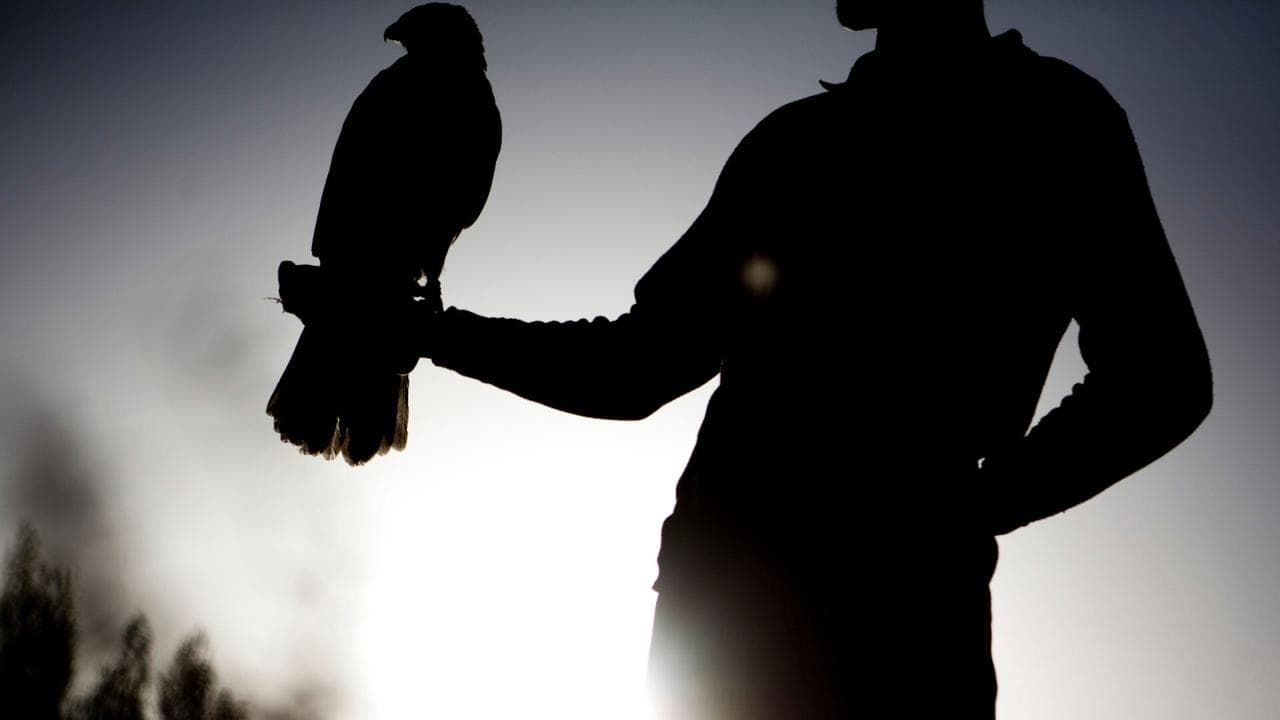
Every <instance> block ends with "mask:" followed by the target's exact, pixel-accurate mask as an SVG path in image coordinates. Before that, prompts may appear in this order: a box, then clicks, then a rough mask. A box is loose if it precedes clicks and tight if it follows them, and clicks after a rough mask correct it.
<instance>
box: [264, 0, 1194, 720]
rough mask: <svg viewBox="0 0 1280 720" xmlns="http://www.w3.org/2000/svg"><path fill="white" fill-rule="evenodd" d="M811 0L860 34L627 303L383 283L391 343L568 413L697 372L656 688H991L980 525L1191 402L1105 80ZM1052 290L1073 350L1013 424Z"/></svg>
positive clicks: (954, 692)
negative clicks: (1054, 386) (419, 291)
mask: <svg viewBox="0 0 1280 720" xmlns="http://www.w3.org/2000/svg"><path fill="white" fill-rule="evenodd" d="M838 12H839V18H840V20H841V22H842V23H843V24H844V25H846V26H847V27H849V28H852V29H867V28H875V29H878V36H877V41H876V47H875V49H874V50H873V51H871V52H869V53H867V54H865V55H863V56H862V57H861V58H859V59H858V60H857V62H856V64H855V65H854V66H853V69H852V70H851V72H850V73H849V77H848V79H847V80H846V81H845V82H843V83H839V84H828V85H826V86H825V87H826V89H825V91H824V92H822V93H821V94H818V95H815V96H812V97H808V98H805V99H802V100H799V101H796V102H793V103H791V104H788V105H786V106H784V107H782V108H780V109H778V110H777V111H775V112H773V113H772V114H770V115H769V116H768V117H766V118H765V119H764V120H763V121H762V122H760V123H759V125H758V126H757V127H756V128H755V129H753V130H752V131H751V132H750V133H749V134H748V135H747V136H746V137H745V138H744V139H743V140H742V141H741V143H740V144H739V145H738V147H737V148H736V149H735V150H734V152H733V153H732V155H731V157H730V158H729V159H728V161H727V163H726V165H725V167H724V169H723V171H722V173H721V175H720V178H719V180H718V181H717V183H716V186H715V190H714V192H713V195H712V197H711V199H710V200H709V202H708V204H707V206H706V208H705V210H704V211H703V212H702V213H701V214H700V215H699V216H698V218H697V219H696V220H695V221H694V222H693V224H692V226H691V227H690V228H689V230H688V231H687V232H686V233H685V234H684V235H683V236H682V237H681V238H680V239H679V241H678V242H676V243H675V245H674V246H673V247H671V248H670V250H668V251H667V252H666V253H665V254H664V255H663V256H662V257H661V258H660V259H658V261H657V262H656V264H655V265H654V266H653V267H652V268H651V269H650V270H649V271H648V272H647V273H646V274H645V275H644V276H643V277H642V278H641V279H640V281H639V283H638V284H637V285H636V288H635V303H634V305H633V306H632V307H631V309H630V310H629V311H628V312H627V313H625V314H623V315H621V316H619V317H617V318H614V319H606V318H596V319H594V320H585V319H584V320H579V321H574V322H525V321H521V320H515V319H507V318H493V317H483V316H480V315H476V314H474V313H471V312H467V311H465V310H461V309H457V308H449V309H447V310H443V311H434V310H430V311H429V310H428V309H425V308H423V307H421V306H417V307H408V309H406V310H405V315H404V321H403V322H404V323H405V324H406V330H405V333H406V335H407V336H409V337H411V338H412V339H411V341H410V342H411V343H412V344H413V347H412V352H413V353H414V354H420V355H422V356H424V357H430V358H431V359H432V361H433V362H434V363H435V364H436V365H439V366H442V367H446V368H450V369H453V370H455V371H457V372H459V373H462V374H464V375H467V376H471V377H474V378H478V379H480V380H482V381H484V382H487V383H491V384H493V385H496V386H498V387H500V388H505V389H506V390H509V391H511V392H514V393H516V394H518V395H520V396H523V397H525V398H528V399H530V400H534V401H536V402H539V403H542V404H545V405H548V406H550V407H553V408H558V409H560V410H564V411H567V412H571V413H577V414H580V415H586V416H590V417H598V418H614V419H639V418H644V417H646V416H647V415H649V414H650V413H652V412H653V411H654V410H656V409H657V408H659V407H661V406H662V405H663V404H664V403H667V402H668V401H670V400H672V399H673V398H676V397H678V396H680V395H682V394H684V393H686V392H688V391H690V390H692V389H694V388H696V387H698V386H700V385H702V384H704V383H706V382H708V381H709V380H711V379H712V378H713V377H715V376H716V375H717V374H718V375H719V386H718V387H717V388H716V390H715V392H714V394H713V395H712V397H711V400H710V402H709V404H708V407H707V410H706V416H705V419H704V421H703V424H702V426H701V429H700V430H699V433H698V438H697V443H696V447H695V449H694V450H693V453H692V456H691V457H690V459H689V461H688V464H687V467H686V468H685V470H684V472H683V474H682V476H681V477H680V480H679V483H678V486H677V490H676V504H675V508H674V510H673V512H672V513H671V515H670V517H669V518H668V519H667V520H666V521H665V523H664V524H663V528H662V544H661V550H660V553H659V558H658V564H659V575H658V579H657V582H656V583H655V585H654V588H655V589H656V590H657V592H658V598H657V604H656V609H655V617H654V626H653V638H652V644H651V651H650V652H651V658H650V659H651V662H650V676H651V679H652V681H653V684H654V686H655V687H656V689H657V692H658V693H659V695H660V696H661V697H662V698H663V703H664V705H665V707H666V708H667V712H668V717H672V718H688V719H693V718H696V719H697V720H711V719H713V718H714V719H717V720H718V719H733V720H743V719H748V718H749V719H761V720H764V719H775V718H776V719H795V718H855V717H856V718H863V717H866V718H886V717H902V718H917V717H933V716H938V717H941V716H948V717H963V718H991V717H993V716H994V713H995V710H994V708H995V696H996V680H995V672H994V668H993V665H992V660H991V650H990V645H991V630H990V628H991V615H990V593H989V589H988V584H989V581H990V578H991V576H992V573H993V571H994V568H995V563H996V556H997V546H996V541H995V536H997V535H1000V534H1003V533H1007V532H1010V531H1012V530H1014V529H1016V528H1018V527H1021V526H1024V525H1026V524H1028V523H1031V522H1034V521H1036V520H1039V519H1041V518H1045V517H1048V516H1051V515H1054V514H1056V513H1059V512H1062V511H1064V510H1066V509H1068V508H1070V507H1073V506H1075V505H1077V504H1079V503H1081V502H1083V501H1085V500H1087V499H1089V498H1091V497H1093V496H1094V495H1096V494H1097V493H1099V492H1101V491H1102V490H1104V489H1105V488H1107V487H1109V486H1110V485H1112V484H1113V483H1115V482H1117V481H1118V480H1120V479H1122V478H1124V477H1125V476H1127V475H1129V474H1131V473H1133V472H1134V471H1136V470H1138V469H1139V468H1141V467H1142V466H1144V465H1146V464H1147V463H1149V462H1151V461H1152V460H1154V459H1156V458H1157V457H1159V456H1161V455H1162V454H1164V453H1166V452H1167V451H1168V450H1170V449H1171V448H1173V447H1174V446H1175V445H1177V444H1178V443H1179V442H1181V441H1182V440H1183V439H1184V438H1185V437H1187V436H1188V435H1189V434H1190V433H1191V432H1192V431H1193V430H1194V428H1195V427H1196V426H1197V425H1198V424H1199V423H1200V422H1201V421H1202V419H1203V418H1204V417H1205V416H1206V414H1207V413H1208V411H1209V407H1210V405H1211V403H1212V381H1211V375H1210V369H1209V362H1208V357H1207V352H1206V349H1205V346H1204V342H1203V339H1202V336H1201V333H1200V330H1199V327H1198V325H1197V322H1196V319H1195V316H1194V314H1193V312H1192V308H1191V305H1190V302H1189V300H1188V297H1187V293H1186V291H1185V289H1184V286H1183V282H1182V280H1181V278H1180V275H1179V272H1178V269H1177V266H1176V265H1175V262H1174V259H1173V257H1172V254H1171V252H1170V249H1169V246H1168V242H1167V241H1166V238H1165V235H1164V232H1163V230H1162V228H1161V224H1160V221H1159V218H1158V217H1157V214H1156V210H1155V207H1154V204H1153V202H1152V198H1151V195H1150V192H1149V190H1148V187H1147V182H1146V178H1145V174H1144V170H1143V167H1142V163H1141V160H1140V158H1139V154H1138V151H1137V148H1136V145H1135V142H1134V139H1133V136H1132V133H1131V131H1130V128H1129V125H1128V122H1127V119H1126V116H1125V114H1124V112H1123V111H1122V110H1121V108H1120V107H1119V106H1118V105H1117V104H1116V102H1115V101H1114V100H1113V99H1112V98H1111V97H1110V96H1109V95H1108V93H1107V92H1106V91H1105V90H1104V89H1103V88H1102V87H1101V86H1100V85H1099V84H1098V83H1097V82H1096V81H1095V80H1093V79H1092V78H1090V77H1089V76H1087V75H1086V74H1084V73H1083V72H1081V71H1080V70H1077V69H1076V68H1074V67H1072V66H1071V65H1069V64H1067V63H1065V62H1062V61H1060V60H1055V59H1051V58H1047V57H1041V56H1039V55H1038V54H1036V53H1035V52H1033V51H1032V50H1030V49H1028V48H1027V47H1026V46H1025V45H1024V44H1023V42H1022V39H1021V36H1020V35H1019V34H1018V33H1017V32H1016V31H1009V32H1005V33H1003V34H1001V35H998V36H995V37H992V36H991V34H990V33H989V32H988V30H987V25H986V21H985V18H984V14H983V6H982V3H981V0H967V1H965V0H909V1H908V0H902V1H899V2H892V1H890V0H882V1H880V2H872V1H870V0H861V1H858V0H847V1H843V2H840V3H839V5H838ZM282 291H283V289H282ZM304 320H305V318H304ZM1072 320H1074V321H1075V322H1076V323H1078V325H1079V346H1080V352H1081V355H1082V357H1083V359H1084V361H1085V363H1086V365H1087V368H1088V373H1087V375H1086V377H1085V378H1084V379H1083V380H1082V382H1080V383H1079V384H1078V385H1076V387H1075V388H1074V389H1073V390H1072V392H1071V393H1070V395H1069V396H1068V397H1066V398H1065V399H1063V400H1062V402H1061V404H1060V405H1059V406H1058V407H1057V408H1056V409H1054V410H1053V411H1052V412H1050V413H1049V414H1048V415H1047V416H1046V417H1044V418H1042V419H1041V420H1040V422H1039V423H1037V424H1036V425H1035V426H1034V427H1030V428H1029V426H1030V425H1031V420H1032V417H1033V413H1034V410H1035V407H1036V404H1037V400H1038V396H1039V394H1040V391H1041V389H1042V386H1043V384H1044V381H1045V377H1046V374H1047V372H1048V369H1049V365H1050V362H1051V361H1052V359H1053V356H1054V353H1055V350H1056V348H1057V345H1058V343H1059V341H1060V339H1061V338H1062V337H1063V334H1064V332H1065V331H1066V329H1067V327H1068V325H1069V323H1070V322H1071V321H1072Z"/></svg>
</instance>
